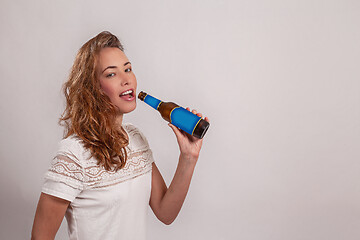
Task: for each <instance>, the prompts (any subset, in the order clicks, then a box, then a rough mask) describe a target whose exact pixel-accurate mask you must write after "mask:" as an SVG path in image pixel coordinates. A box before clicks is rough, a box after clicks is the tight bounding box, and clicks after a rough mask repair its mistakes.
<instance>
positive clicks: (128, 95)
mask: <svg viewBox="0 0 360 240" xmlns="http://www.w3.org/2000/svg"><path fill="white" fill-rule="evenodd" d="M122 94H123V95H122ZM119 97H120V98H121V99H123V100H125V101H134V100H135V91H134V89H128V90H126V91H123V92H122V93H120V95H119Z"/></svg>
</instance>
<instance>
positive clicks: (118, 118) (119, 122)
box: [115, 113, 123, 129]
mask: <svg viewBox="0 0 360 240" xmlns="http://www.w3.org/2000/svg"><path fill="white" fill-rule="evenodd" d="M122 121H123V114H120V113H119V114H118V115H117V116H116V119H115V127H116V128H118V129H121V125H122Z"/></svg>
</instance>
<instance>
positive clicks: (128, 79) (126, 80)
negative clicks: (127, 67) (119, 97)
mask: <svg viewBox="0 0 360 240" xmlns="http://www.w3.org/2000/svg"><path fill="white" fill-rule="evenodd" d="M130 83H131V77H130V76H127V75H124V76H123V77H122V78H121V86H126V85H129V84H130Z"/></svg>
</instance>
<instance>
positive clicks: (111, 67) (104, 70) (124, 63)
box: [102, 62, 131, 73]
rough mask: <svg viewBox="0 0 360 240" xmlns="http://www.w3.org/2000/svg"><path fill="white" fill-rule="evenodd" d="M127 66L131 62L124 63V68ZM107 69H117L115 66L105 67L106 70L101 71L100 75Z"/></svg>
mask: <svg viewBox="0 0 360 240" xmlns="http://www.w3.org/2000/svg"><path fill="white" fill-rule="evenodd" d="M128 64H131V62H126V63H124V66H126V65H128ZM108 68H117V66H108V67H106V68H105V69H104V70H103V71H102V73H103V72H105V70H106V69H108Z"/></svg>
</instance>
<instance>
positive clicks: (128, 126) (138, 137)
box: [122, 123, 150, 151]
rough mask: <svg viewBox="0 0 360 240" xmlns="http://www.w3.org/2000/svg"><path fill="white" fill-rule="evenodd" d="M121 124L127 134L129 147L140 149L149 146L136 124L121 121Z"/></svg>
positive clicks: (135, 149)
mask: <svg viewBox="0 0 360 240" xmlns="http://www.w3.org/2000/svg"><path fill="white" fill-rule="evenodd" d="M122 126H123V128H124V129H125V131H126V132H127V134H128V135H129V145H130V146H129V147H130V149H132V150H133V151H141V150H146V149H148V148H150V146H149V142H148V140H147V138H146V137H145V135H144V134H143V132H142V131H141V130H140V129H139V128H138V127H137V126H135V125H134V124H132V123H123V124H122Z"/></svg>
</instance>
